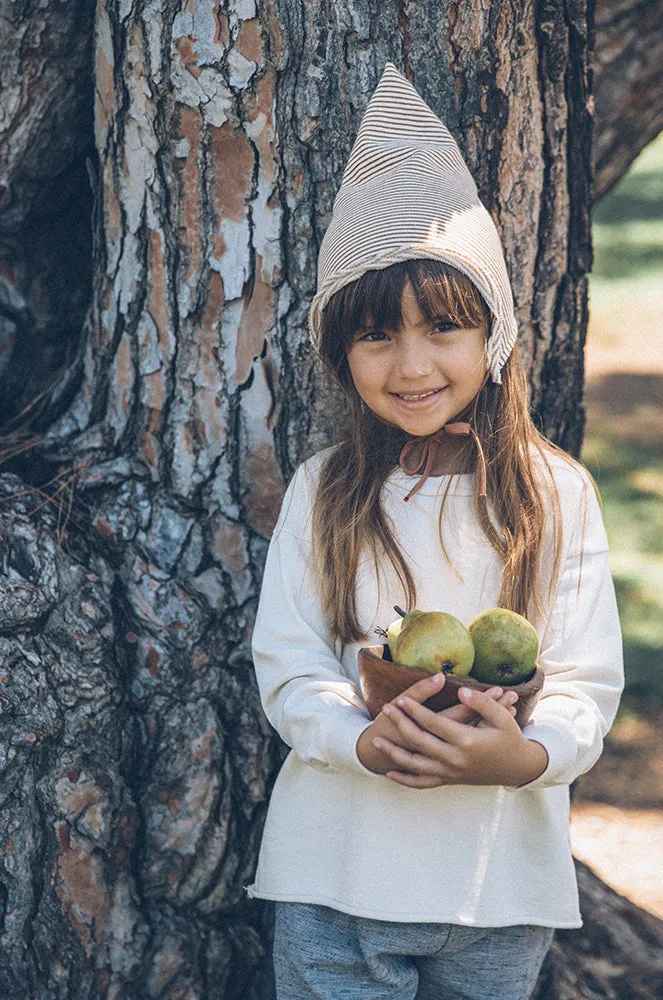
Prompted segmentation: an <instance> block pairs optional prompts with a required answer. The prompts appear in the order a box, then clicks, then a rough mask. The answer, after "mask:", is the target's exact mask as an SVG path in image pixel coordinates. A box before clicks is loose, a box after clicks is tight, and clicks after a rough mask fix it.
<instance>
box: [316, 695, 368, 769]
mask: <svg viewBox="0 0 663 1000" xmlns="http://www.w3.org/2000/svg"><path fill="white" fill-rule="evenodd" d="M372 721H373V720H372V719H371V718H370V717H369V716H368V715H364V713H363V712H361V711H360V710H359V709H358V708H354V707H353V706H352V705H343V706H340V705H339V706H338V707H337V708H336V709H335V710H334V711H333V712H330V713H329V715H328V717H327V720H326V724H325V727H324V730H323V732H322V734H321V737H322V744H323V746H324V757H325V761H326V763H327V764H328V765H329V766H330V767H334V768H337V769H338V770H341V771H348V770H350V771H354V772H355V773H358V774H363V775H365V776H370V777H372V778H381V777H383V775H381V774H377V772H375V771H371V770H369V769H368V768H367V767H364V765H363V764H362V762H361V761H360V760H359V757H358V756H357V740H358V739H359V737H360V736H361V734H362V733H363V732H364V730H365V729H368V727H369V726H370V725H371V722H372Z"/></svg>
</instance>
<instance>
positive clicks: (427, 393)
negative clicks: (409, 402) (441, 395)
mask: <svg viewBox="0 0 663 1000" xmlns="http://www.w3.org/2000/svg"><path fill="white" fill-rule="evenodd" d="M436 392H439V390H438V389H431V391H430V392H424V393H422V394H421V395H419V396H406V395H405V393H403V392H399V393H398V395H399V396H400V398H401V399H426V398H427V397H428V396H434V395H435V393H436Z"/></svg>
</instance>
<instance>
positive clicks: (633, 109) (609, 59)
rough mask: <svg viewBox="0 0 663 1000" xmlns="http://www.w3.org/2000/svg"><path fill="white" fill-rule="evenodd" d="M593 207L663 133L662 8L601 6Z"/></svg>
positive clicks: (626, 3) (608, 2)
mask: <svg viewBox="0 0 663 1000" xmlns="http://www.w3.org/2000/svg"><path fill="white" fill-rule="evenodd" d="M593 89H594V92H595V94H596V140H595V146H594V159H595V178H594V201H595V202H596V201H599V200H600V199H601V198H602V197H603V195H604V194H606V193H607V192H608V191H609V190H610V189H611V188H612V187H613V186H614V185H615V184H616V183H617V181H618V180H619V178H620V177H622V176H623V175H624V174H625V173H626V171H627V170H628V168H629V166H630V165H631V163H632V162H633V160H634V159H635V158H636V156H637V155H638V153H640V152H641V151H642V150H643V149H644V148H645V146H646V145H647V143H649V142H651V141H652V139H655V138H656V136H657V135H658V134H659V132H660V131H661V129H663V102H662V101H661V93H663V2H661V0H599V2H598V3H597V5H596V46H595V57H594V88H593Z"/></svg>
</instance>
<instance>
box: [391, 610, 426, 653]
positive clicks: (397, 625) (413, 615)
mask: <svg viewBox="0 0 663 1000" xmlns="http://www.w3.org/2000/svg"><path fill="white" fill-rule="evenodd" d="M424 613H425V612H423V611H419V609H418V608H414V610H413V611H408V612H407V614H405V615H403V617H402V618H397V619H396V621H393V622H392V623H391V625H390V626H389V628H388V629H387V645H388V646H389V652H390V653H391V658H392V660H393V659H395V653H394V651H395V649H396V640H397V639H398V637H399V635H400V634H401V630H402V629H403V628H405V627H406V625H409V624H410V623H411V622H413V621H415V620H416V619H417V618H419V616H420V615H423V614H424Z"/></svg>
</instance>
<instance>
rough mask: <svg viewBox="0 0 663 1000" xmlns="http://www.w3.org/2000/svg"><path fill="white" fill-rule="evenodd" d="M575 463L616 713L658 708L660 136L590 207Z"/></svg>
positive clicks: (662, 622)
mask: <svg viewBox="0 0 663 1000" xmlns="http://www.w3.org/2000/svg"><path fill="white" fill-rule="evenodd" d="M594 248H595V262H594V271H593V274H592V275H591V277H590V315H591V321H590V329H589V335H588V350H587V392H586V396H587V418H588V419H587V431H586V436H585V445H584V448H583V460H584V462H585V464H587V465H588V466H589V468H590V469H591V471H592V472H593V473H594V475H595V476H596V479H597V481H598V483H599V487H600V489H601V493H602V496H603V501H604V515H605V520H606V526H607V530H608V536H609V539H610V546H611V567H612V570H613V574H614V578H615V584H616V587H617V595H618V601H619V605H620V612H621V617H622V625H623V629H624V643H625V656H626V670H627V693H628V697H627V698H626V700H625V708H629V707H630V708H631V709H633V710H638V709H639V710H642V711H649V710H652V711H655V712H658V711H659V710H661V709H663V434H662V433H661V428H662V427H663V135H661V136H659V138H658V139H657V140H656V141H655V142H654V143H652V144H651V145H650V146H648V147H647V149H645V150H644V152H643V153H642V154H641V155H640V157H638V159H637V160H636V162H635V164H634V165H633V167H632V168H631V170H630V171H629V172H628V174H627V175H626V176H625V177H624V178H622V180H621V182H620V183H619V184H618V185H617V186H616V188H614V189H613V190H612V191H611V192H610V193H609V194H608V195H607V196H606V197H605V198H604V199H603V200H602V202H601V203H600V205H599V206H598V207H597V210H596V212H595V216H594Z"/></svg>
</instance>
